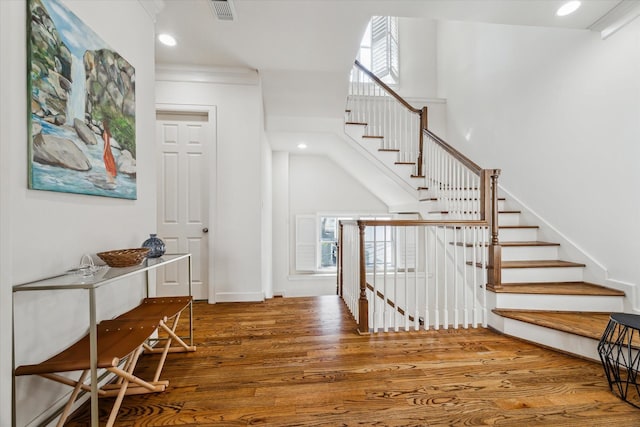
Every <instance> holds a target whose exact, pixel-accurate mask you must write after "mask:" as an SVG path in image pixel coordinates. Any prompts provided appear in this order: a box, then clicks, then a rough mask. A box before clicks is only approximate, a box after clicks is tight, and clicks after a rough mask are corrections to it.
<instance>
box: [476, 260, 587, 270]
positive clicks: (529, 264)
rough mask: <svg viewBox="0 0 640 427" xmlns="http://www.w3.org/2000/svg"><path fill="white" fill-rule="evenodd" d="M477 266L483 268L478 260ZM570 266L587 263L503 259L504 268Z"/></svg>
mask: <svg viewBox="0 0 640 427" xmlns="http://www.w3.org/2000/svg"><path fill="white" fill-rule="evenodd" d="M467 265H473V263H472V262H471V261H467ZM476 267H479V268H482V263H481V262H477V263H476ZM570 267H585V264H580V263H577V262H571V261H562V260H557V259H548V260H527V261H502V268H503V269H504V268H570Z"/></svg>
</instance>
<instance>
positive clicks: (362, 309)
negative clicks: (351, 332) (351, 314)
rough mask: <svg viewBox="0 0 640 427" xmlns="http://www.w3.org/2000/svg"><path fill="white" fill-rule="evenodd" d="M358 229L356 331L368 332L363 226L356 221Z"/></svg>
mask: <svg viewBox="0 0 640 427" xmlns="http://www.w3.org/2000/svg"><path fill="white" fill-rule="evenodd" d="M358 228H359V229H360V251H359V252H360V259H359V261H360V299H359V301H358V332H360V333H361V334H368V333H369V301H368V300H367V266H366V264H365V249H364V228H365V225H364V224H362V223H361V222H360V221H358Z"/></svg>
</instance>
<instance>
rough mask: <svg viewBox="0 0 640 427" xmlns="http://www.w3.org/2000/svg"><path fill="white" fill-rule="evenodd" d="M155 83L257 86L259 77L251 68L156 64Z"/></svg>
mask: <svg viewBox="0 0 640 427" xmlns="http://www.w3.org/2000/svg"><path fill="white" fill-rule="evenodd" d="M156 81H168V82H196V83H218V84H236V85H257V84H259V82H260V77H259V74H258V71H257V70H254V69H251V68H241V67H203V66H194V65H174V64H156Z"/></svg>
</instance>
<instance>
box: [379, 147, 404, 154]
mask: <svg viewBox="0 0 640 427" xmlns="http://www.w3.org/2000/svg"><path fill="white" fill-rule="evenodd" d="M378 151H383V152H390V153H399V152H400V149H398V148H378Z"/></svg>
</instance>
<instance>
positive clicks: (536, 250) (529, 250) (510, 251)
mask: <svg viewBox="0 0 640 427" xmlns="http://www.w3.org/2000/svg"><path fill="white" fill-rule="evenodd" d="M431 218H434V217H431ZM465 249H466V250H465V253H466V255H465V256H466V259H468V260H469V259H471V258H472V257H473V252H474V249H473V248H465ZM482 250H483V249H482V248H476V249H475V253H476V258H477V259H480V257H481V256H482ZM556 259H558V247H557V246H503V247H502V260H503V261H542V260H556Z"/></svg>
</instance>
